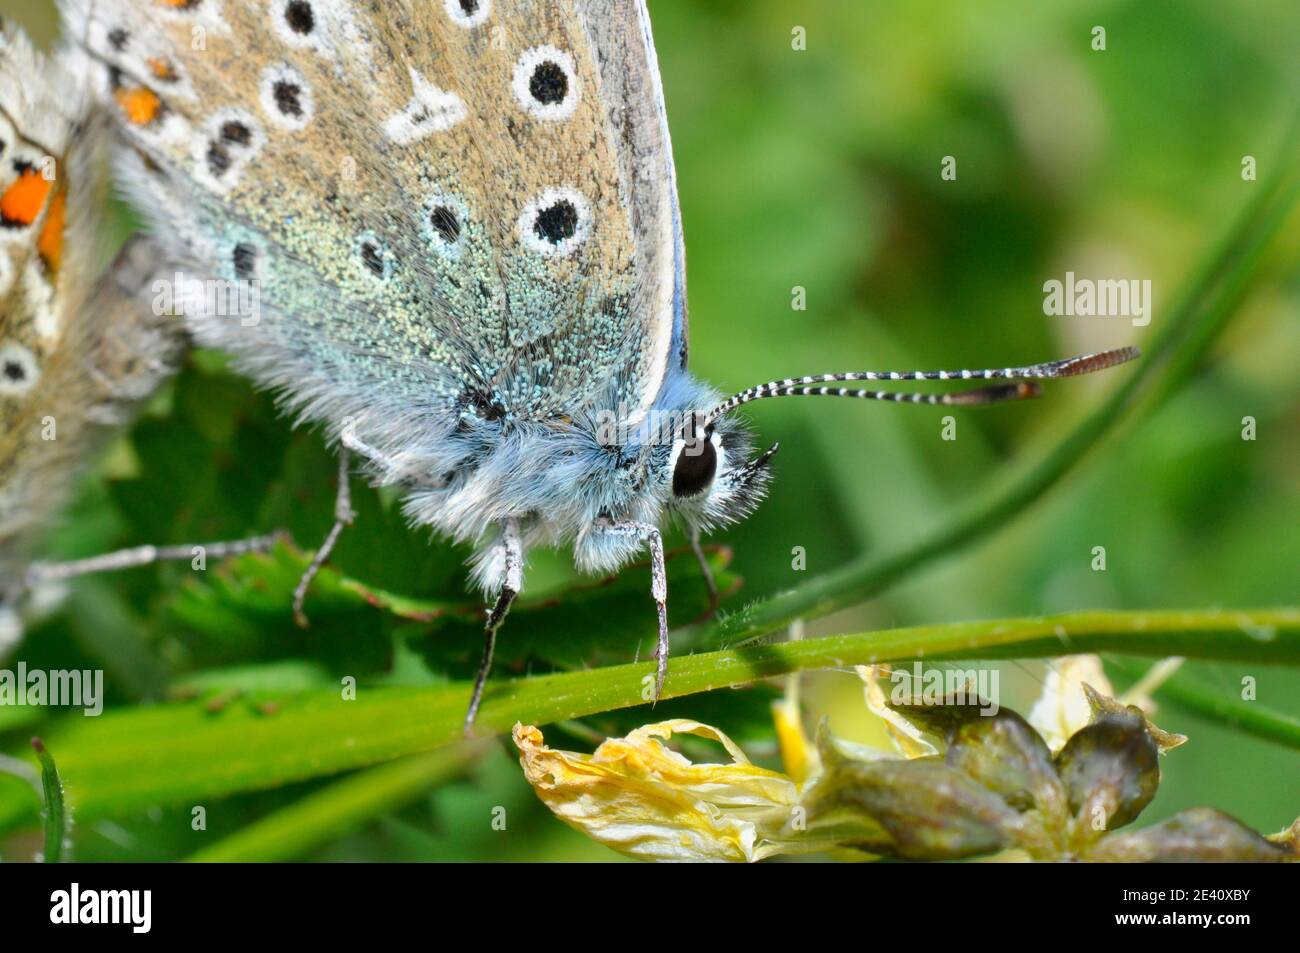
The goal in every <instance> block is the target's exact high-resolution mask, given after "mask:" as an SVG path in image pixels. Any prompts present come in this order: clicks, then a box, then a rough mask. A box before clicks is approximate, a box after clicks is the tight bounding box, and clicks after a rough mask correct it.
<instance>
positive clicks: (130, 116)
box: [64, 0, 685, 448]
mask: <svg viewBox="0 0 1300 953" xmlns="http://www.w3.org/2000/svg"><path fill="white" fill-rule="evenodd" d="M64 12H65V19H66V32H67V34H68V35H69V36H70V37H72V38H74V39H76V40H77V41H78V42H79V43H80V44H81V47H82V49H83V50H84V59H85V66H84V68H85V69H86V71H87V72H88V74H89V75H91V76H92V77H93V79H94V82H95V83H96V84H97V86H98V88H99V91H100V93H101V94H102V95H103V97H104V98H105V99H107V100H110V101H111V102H112V103H113V104H114V106H115V111H116V113H117V115H118V117H119V125H120V127H121V128H122V129H123V130H124V131H125V133H126V137H127V141H128V143H129V149H128V150H126V151H125V156H124V166H125V167H126V172H125V178H126V180H127V183H128V185H129V189H130V192H131V194H132V196H133V198H134V200H135V201H136V203H137V204H138V205H139V206H140V207H141V208H142V209H143V210H144V211H145V213H146V214H147V216H148V217H149V219H150V220H151V222H152V224H153V228H154V232H155V235H156V236H157V238H158V240H159V241H160V242H162V243H163V244H164V245H165V246H166V247H168V248H169V249H172V250H174V251H175V253H176V255H177V257H178V259H179V260H181V261H182V262H184V263H186V264H187V265H188V266H189V267H193V268H196V269H200V270H202V271H204V272H205V273H207V274H209V275H211V276H212V277H215V278H218V279H222V280H227V281H242V280H250V281H255V283H256V285H257V288H258V307H259V313H258V314H257V315H255V316H249V315H242V314H241V315H231V314H221V313H214V309H213V308H211V307H210V304H211V302H210V301H206V302H201V303H199V305H198V306H196V307H193V308H187V312H188V313H189V317H190V319H191V320H190V324H191V326H192V327H194V329H195V331H196V333H198V334H199V336H200V338H201V339H202V340H203V341H204V342H205V343H209V344H213V345H217V346H220V347H223V348H225V349H227V350H230V351H231V352H233V353H234V354H235V355H236V357H237V358H239V360H240V362H241V364H242V365H243V366H244V367H245V368H246V369H248V370H250V371H252V372H253V373H254V374H255V375H256V376H258V377H259V378H260V379H262V380H263V381H264V382H266V383H270V384H272V385H277V386H279V387H280V388H281V389H282V390H284V391H285V392H286V393H287V394H288V396H289V397H290V399H291V401H292V402H293V403H294V404H296V405H297V407H298V408H299V409H300V410H302V411H304V412H305V413H306V415H307V416H310V417H313V418H317V419H324V420H325V421H326V422H327V423H328V424H329V425H330V426H331V427H332V428H334V429H335V430H337V429H338V427H339V425H340V424H339V421H340V419H341V418H343V417H345V416H351V417H354V418H362V419H364V421H365V422H366V423H367V425H368V426H367V428H366V429H367V430H368V436H369V437H370V439H371V440H372V442H374V443H376V444H377V445H379V446H382V447H386V448H392V447H393V446H395V445H396V443H397V442H398V440H397V436H396V434H397V433H398V432H403V433H410V432H411V428H419V429H421V430H422V431H437V430H438V429H439V428H447V427H451V426H454V425H456V424H457V423H458V422H460V423H462V424H463V423H464V422H465V421H466V420H468V421H469V422H470V423H471V425H472V423H473V420H474V419H475V418H479V419H488V420H498V419H501V418H512V419H519V420H553V419H556V418H561V417H564V416H566V415H569V414H573V413H575V412H577V411H581V410H583V409H586V408H588V407H590V406H592V405H593V404H595V403H598V402H599V403H603V402H606V401H611V400H612V401H614V402H615V403H617V404H623V405H625V406H626V408H627V410H628V411H629V412H631V413H634V414H635V413H636V412H637V411H639V410H643V409H644V408H646V407H648V406H649V404H650V403H651V402H652V401H653V398H654V396H655V393H656V392H657V390H658V388H659V386H660V384H661V383H662V381H663V379H664V376H665V374H666V370H667V368H668V366H669V363H670V361H673V360H676V361H680V360H682V359H683V356H684V345H685V306H684V297H685V295H684V280H683V264H682V253H681V243H680V228H679V226H678V215H677V207H676V190H675V183H674V179H673V171H672V157H671V149H670V146H669V142H668V133H667V126H666V123H665V121H664V117H663V101H662V94H661V91H660V88H659V78H658V72H657V66H656V64H655V62H654V56H653V48H652V46H651V43H650V38H649V26H648V18H647V17H646V14H645V9H644V3H643V0H545V2H543V0H520V2H513V3H509V2H505V0H495V2H491V0H421V2H385V3H382V4H362V3H347V2H344V0H260V2H252V0H225V2H220V3H218V2H216V0H203V2H160V0H72V2H68V3H66V4H65V10H64ZM217 310H219V309H217Z"/></svg>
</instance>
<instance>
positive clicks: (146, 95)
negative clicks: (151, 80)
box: [113, 86, 162, 126]
mask: <svg viewBox="0 0 1300 953" xmlns="http://www.w3.org/2000/svg"><path fill="white" fill-rule="evenodd" d="M113 95H114V97H116V99H117V104H118V105H119V106H121V107H122V112H123V113H125V114H126V121H127V122H129V123H131V125H133V126H147V125H149V123H151V122H153V121H154V120H155V119H157V118H158V114H159V113H161V112H162V100H161V99H159V98H158V94H157V93H155V92H154V91H153V90H152V89H149V88H148V87H145V86H135V87H131V88H127V87H123V88H121V89H119V90H117V91H116V92H115V93H113Z"/></svg>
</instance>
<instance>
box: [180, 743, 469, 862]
mask: <svg viewBox="0 0 1300 953" xmlns="http://www.w3.org/2000/svg"><path fill="white" fill-rule="evenodd" d="M481 749H482V745H475V744H461V745H454V746H452V747H449V748H443V749H440V750H438V751H433V752H430V753H428V754H420V755H412V756H411V757H407V758H399V759H397V760H396V761H390V762H388V763H387V764H381V765H378V766H377V767H373V768H367V769H365V770H362V771H358V772H357V773H355V774H352V775H349V776H348V777H346V778H343V779H342V780H341V781H335V782H333V783H332V784H329V785H327V786H326V787H324V788H322V789H321V790H319V791H316V792H314V793H313V794H309V795H307V796H306V797H304V798H302V799H301V800H299V801H296V802H294V803H293V804H291V805H289V806H288V807H285V808H283V809H281V810H279V811H276V812H275V813H274V814H271V815H270V816H268V817H265V818H263V819H262V820H260V821H257V822H256V823H254V824H250V825H248V826H247V827H245V828H243V829H242V830H240V831H239V832H238V833H236V834H232V835H230V836H229V837H227V838H225V839H224V840H222V841H219V842H217V843H216V844H213V845H212V846H211V847H205V848H203V849H202V850H199V851H197V852H195V853H194V854H192V855H191V856H190V857H189V858H187V860H188V861H190V862H192V863H228V862H252V861H257V862H266V861H279V860H292V859H293V858H295V857H301V856H302V855H303V854H305V853H307V852H308V851H310V850H312V849H314V848H316V847H320V846H321V845H323V844H327V843H329V842H330V841H333V840H336V839H337V838H339V837H341V836H343V835H344V834H346V833H348V832H349V831H351V830H353V829H354V828H356V827H357V826H358V825H360V824H362V823H364V822H365V821H367V820H369V819H370V818H372V817H375V816H376V815H378V814H383V813H385V812H388V811H394V810H397V809H399V808H401V807H404V806H406V805H407V804H409V803H411V802H412V801H414V800H415V799H416V798H418V797H419V796H420V795H422V794H424V793H426V792H427V791H429V790H430V789H432V788H436V787H438V786H439V785H441V784H444V783H446V782H447V781H450V780H452V779H453V778H455V777H457V776H459V775H460V774H461V772H462V771H464V769H465V768H466V767H467V766H468V765H469V764H470V762H471V761H473V760H474V759H475V758H477V757H478V755H479V754H480V753H481Z"/></svg>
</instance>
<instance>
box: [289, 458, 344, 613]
mask: <svg viewBox="0 0 1300 953" xmlns="http://www.w3.org/2000/svg"><path fill="white" fill-rule="evenodd" d="M349 462H350V452H349V451H348V448H347V447H346V446H342V447H339V489H338V495H337V496H336V497H335V498H334V525H333V526H331V527H330V531H329V532H328V533H327V534H326V535H325V541H324V542H323V543H321V544H320V548H319V549H317V550H316V555H315V556H313V557H312V560H311V564H310V565H309V566H308V567H307V570H306V572H304V573H303V574H302V578H301V579H299V580H298V585H297V587H296V588H295V589H294V590H293V620H294V622H296V623H298V625H299V626H300V627H301V628H304V629H305V628H307V616H306V614H305V613H304V612H303V611H302V606H303V603H304V602H305V601H306V599H307V590H308V589H310V588H311V583H312V580H313V579H315V578H316V574H317V573H318V572H320V570H321V567H322V566H324V565H325V562H326V560H328V559H329V558H330V554H331V553H332V552H334V547H335V546H336V545H337V544H338V541H339V535H340V534H341V533H342V532H343V529H344V527H346V526H350V525H352V520H353V519H355V518H356V515H357V514H356V513H355V512H353V510H352V487H351V485H350V483H349V466H348V464H349Z"/></svg>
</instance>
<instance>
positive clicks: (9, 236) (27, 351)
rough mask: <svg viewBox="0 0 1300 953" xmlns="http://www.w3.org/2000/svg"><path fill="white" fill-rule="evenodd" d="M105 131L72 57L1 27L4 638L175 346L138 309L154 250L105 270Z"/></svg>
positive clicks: (137, 248) (12, 632)
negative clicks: (106, 452) (68, 510)
mask: <svg viewBox="0 0 1300 953" xmlns="http://www.w3.org/2000/svg"><path fill="white" fill-rule="evenodd" d="M107 132H108V127H107V124H106V123H105V122H104V120H103V118H102V117H98V118H97V117H96V116H95V115H94V113H93V110H92V104H91V102H90V100H89V99H88V97H87V96H86V95H84V93H83V91H82V90H81V88H80V85H79V82H78V80H77V78H76V74H75V71H74V70H73V69H72V68H70V64H69V63H68V61H67V59H66V57H65V56H63V55H61V54H59V55H55V56H53V57H45V56H43V55H41V54H39V53H38V52H36V51H35V50H34V49H33V47H32V45H31V44H30V42H29V41H28V40H27V38H26V36H24V35H23V34H22V32H21V31H19V30H18V29H17V28H16V27H14V26H12V25H10V24H3V25H0V629H3V630H4V636H5V637H4V638H0V643H5V644H11V643H12V642H13V641H14V640H15V639H16V638H17V636H18V633H19V632H20V626H19V621H20V613H21V610H22V608H23V606H24V604H25V603H26V602H27V601H28V600H27V596H28V595H29V590H30V588H31V586H30V583H31V581H32V573H33V572H34V571H35V568H36V567H35V566H34V565H33V560H34V557H35V555H36V552H37V549H38V546H39V542H40V537H41V534H42V532H43V531H44V529H45V528H46V527H47V526H48V525H49V523H50V522H51V520H52V519H53V518H54V516H55V514H56V513H57V511H58V509H59V507H60V506H61V504H62V503H63V502H64V500H65V499H66V497H67V495H68V493H69V490H70V489H71V487H72V485H73V483H74V481H75V479H76V477H77V476H78V475H79V474H80V472H81V471H82V469H83V468H84V467H85V466H86V464H87V463H88V462H89V461H90V460H91V459H92V458H93V456H94V453H95V450H96V449H98V447H99V446H100V445H102V444H103V443H104V442H105V441H106V440H107V439H108V438H109V437H110V436H111V435H112V434H114V433H115V432H116V431H117V430H119V429H120V428H121V427H122V426H123V425H124V424H125V423H126V421H127V420H128V419H129V418H130V412H131V410H132V408H133V407H135V406H137V405H138V404H139V402H140V401H141V400H142V399H143V398H145V397H147V396H148V395H149V394H150V393H152V392H153V390H154V389H155V387H157V385H158V384H159V383H160V382H161V381H162V380H163V379H164V378H165V377H166V375H167V374H168V373H169V371H170V369H171V367H172V365H173V363H174V359H175V356H176V354H177V351H178V347H179V346H180V338H179V335H178V329H176V328H175V327H174V326H173V325H172V324H171V323H170V322H166V321H164V320H163V319H161V318H156V317H155V316H153V315H152V314H151V312H150V311H149V309H148V308H147V307H145V306H144V300H145V299H144V298H143V297H142V294H143V291H144V289H145V288H146V286H147V283H148V278H149V276H150V275H151V274H152V270H151V269H152V262H153V260H154V259H155V258H156V253H154V252H152V251H151V250H150V249H149V248H148V246H147V244H146V243H145V242H143V241H137V242H134V243H133V244H132V245H130V246H129V247H128V248H126V249H125V250H124V251H123V252H122V253H121V255H120V256H119V257H118V258H117V259H116V260H115V261H114V262H113V263H112V264H111V265H109V266H108V267H107V268H105V267H104V266H105V264H106V263H105V262H104V261H103V260H102V257H103V255H102V249H103V247H104V242H103V239H102V236H101V235H100V234H99V230H100V224H101V219H102V211H103V209H104V207H105V201H106V185H107V165H106V139H107Z"/></svg>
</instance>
